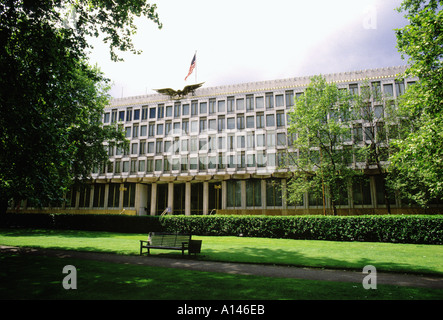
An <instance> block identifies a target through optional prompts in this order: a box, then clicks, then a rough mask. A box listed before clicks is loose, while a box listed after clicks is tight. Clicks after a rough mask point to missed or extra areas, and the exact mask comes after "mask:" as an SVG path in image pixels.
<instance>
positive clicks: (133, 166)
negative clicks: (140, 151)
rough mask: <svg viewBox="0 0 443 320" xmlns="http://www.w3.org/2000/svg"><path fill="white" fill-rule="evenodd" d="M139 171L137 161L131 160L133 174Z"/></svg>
mask: <svg viewBox="0 0 443 320" xmlns="http://www.w3.org/2000/svg"><path fill="white" fill-rule="evenodd" d="M136 171H137V160H135V159H131V172H136Z"/></svg>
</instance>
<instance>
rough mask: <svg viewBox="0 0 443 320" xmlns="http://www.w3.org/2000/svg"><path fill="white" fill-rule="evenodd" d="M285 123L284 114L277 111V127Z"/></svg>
mask: <svg viewBox="0 0 443 320" xmlns="http://www.w3.org/2000/svg"><path fill="white" fill-rule="evenodd" d="M284 125H285V114H284V113H283V112H277V127H283V126H284Z"/></svg>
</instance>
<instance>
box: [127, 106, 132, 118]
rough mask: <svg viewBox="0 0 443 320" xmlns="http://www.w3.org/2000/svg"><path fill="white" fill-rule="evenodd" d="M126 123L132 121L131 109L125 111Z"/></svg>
mask: <svg viewBox="0 0 443 320" xmlns="http://www.w3.org/2000/svg"><path fill="white" fill-rule="evenodd" d="M126 121H132V109H128V110H126Z"/></svg>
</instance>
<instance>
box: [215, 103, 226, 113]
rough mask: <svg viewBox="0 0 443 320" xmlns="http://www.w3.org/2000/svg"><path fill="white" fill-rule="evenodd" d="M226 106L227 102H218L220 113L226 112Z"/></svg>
mask: <svg viewBox="0 0 443 320" xmlns="http://www.w3.org/2000/svg"><path fill="white" fill-rule="evenodd" d="M225 104H226V102H225V100H220V101H218V108H217V109H218V110H217V111H218V112H225Z"/></svg>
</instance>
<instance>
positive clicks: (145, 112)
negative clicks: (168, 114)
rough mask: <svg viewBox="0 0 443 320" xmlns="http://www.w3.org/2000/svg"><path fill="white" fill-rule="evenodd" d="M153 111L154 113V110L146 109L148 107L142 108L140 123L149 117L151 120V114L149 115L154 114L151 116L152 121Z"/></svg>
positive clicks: (153, 117)
mask: <svg viewBox="0 0 443 320" xmlns="http://www.w3.org/2000/svg"><path fill="white" fill-rule="evenodd" d="M151 109H152V110H154V111H151ZM155 111H156V109H155V108H150V109H148V107H143V108H142V121H144V120H147V119H148V116H149V118H151V114H150V113H151V112H154V115H153V116H152V119H155Z"/></svg>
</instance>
